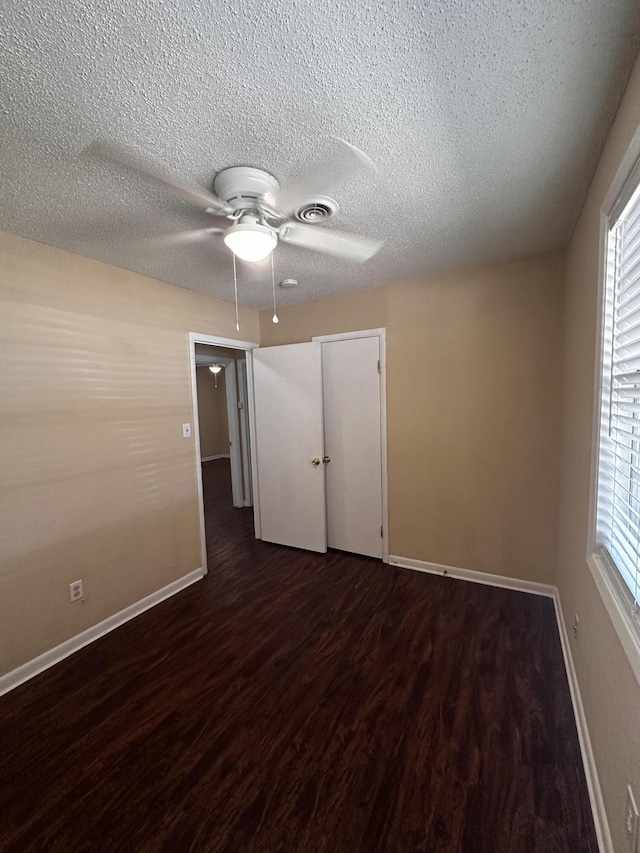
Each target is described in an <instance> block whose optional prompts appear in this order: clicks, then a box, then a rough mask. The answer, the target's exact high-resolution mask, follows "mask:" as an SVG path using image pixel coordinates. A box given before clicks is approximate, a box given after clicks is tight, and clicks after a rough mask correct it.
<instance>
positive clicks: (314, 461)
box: [311, 456, 320, 468]
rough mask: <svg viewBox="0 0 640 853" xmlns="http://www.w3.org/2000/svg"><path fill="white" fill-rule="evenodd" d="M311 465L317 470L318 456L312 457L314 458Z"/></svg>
mask: <svg viewBox="0 0 640 853" xmlns="http://www.w3.org/2000/svg"><path fill="white" fill-rule="evenodd" d="M311 464H312V465H315V466H316V468H317V467H318V465H319V464H320V457H319V456H314V458H313V459H312V460H311Z"/></svg>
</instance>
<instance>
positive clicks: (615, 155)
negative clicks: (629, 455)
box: [558, 63, 640, 851]
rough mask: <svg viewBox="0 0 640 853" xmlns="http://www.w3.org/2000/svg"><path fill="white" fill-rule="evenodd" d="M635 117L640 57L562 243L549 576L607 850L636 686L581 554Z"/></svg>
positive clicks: (635, 744) (616, 819)
mask: <svg viewBox="0 0 640 853" xmlns="http://www.w3.org/2000/svg"><path fill="white" fill-rule="evenodd" d="M639 126H640V64H638V63H636V67H635V70H634V73H633V75H632V77H631V80H630V82H629V85H628V88H627V92H626V95H625V98H624V100H623V102H622V104H621V106H620V109H619V112H618V115H617V118H616V120H615V123H614V126H613V128H612V131H611V133H610V136H609V139H608V141H607V145H606V147H605V150H604V153H603V155H602V158H601V160H600V164H599V166H598V169H597V171H596V174H595V176H594V179H593V182H592V184H591V188H590V190H589V195H588V197H587V201H586V203H585V205H584V208H583V211H582V214H581V216H580V220H579V222H578V225H577V227H576V229H575V233H574V235H573V239H572V241H571V245H570V247H569V253H568V264H567V294H566V295H567V299H566V307H565V315H566V332H565V340H566V343H565V357H564V381H563V439H562V468H561V472H562V473H561V497H560V531H559V573H558V584H559V587H560V592H561V599H562V606H563V609H564V614H565V619H566V620H567V621H568V622H572V620H573V614H574V613H578V614H579V617H580V635H579V638H578V639H575V638H572V640H571V643H572V652H573V657H574V661H575V664H576V669H577V674H578V680H579V683H580V690H581V693H582V698H583V701H584V705H585V713H586V716H587V722H588V726H589V732H590V735H591V739H592V742H593V747H594V752H595V757H596V762H597V765H598V771H599V778H600V783H601V785H602V789H603V795H604V799H605V805H606V808H607V813H608V817H609V825H610V828H611V832H612V835H613V840H614V847H615V850H616V851H625V850H627V841H626V838H625V836H624V831H623V830H624V808H625V796H626V786H627V785H628V784H629V783H632V786H633V788H634V790H635V793H636V799H637V800H640V688H639V687H638V684H637V682H636V680H635V677H634V675H633V673H632V671H631V668H630V666H629V664H628V661H627V659H626V657H625V655H624V653H623V651H622V648H621V645H620V643H619V641H618V639H617V636H616V635H615V633H614V630H613V627H612V625H611V622H610V620H609V617H608V615H607V613H606V611H605V609H604V606H603V604H602V600H601V598H600V596H599V594H598V592H597V590H596V588H595V585H594V582H593V580H592V578H591V574H590V572H589V569H588V567H587V565H586V560H585V557H586V553H587V530H588V523H589V520H588V513H589V488H590V470H591V442H592V422H593V403H594V399H593V395H594V372H595V360H596V339H597V334H598V333H597V328H596V324H597V318H596V313H597V307H598V273H599V254H598V252H599V217H600V208H601V206H602V203H603V201H604V197H605V195H606V193H607V192H608V190H609V187H610V185H611V183H612V180H613V177H614V175H615V173H616V171H617V169H618V167H619V166H620V164H621V161H622V158H623V156H624V154H625V151H626V149H627V147H628V146H629V143H630V141H631V138H632V136H633V134H634V133H635V132H636V130H637V129H638V127H639ZM570 634H571V632H570Z"/></svg>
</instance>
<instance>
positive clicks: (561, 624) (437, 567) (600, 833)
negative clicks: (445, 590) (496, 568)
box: [389, 556, 615, 853]
mask: <svg viewBox="0 0 640 853" xmlns="http://www.w3.org/2000/svg"><path fill="white" fill-rule="evenodd" d="M389 564H390V565H391V566H397V567H398V568H401V569H413V570H414V571H417V572H427V573H428V574H432V575H446V576H447V577H452V578H457V579H458V580H463V581H471V582H472V583H481V584H486V585H487V586H499V587H502V588H504V589H513V590H517V591H518V592H528V593H531V594H532V595H544V596H546V597H548V598H552V599H553V604H554V608H555V614H556V621H557V623H558V633H559V634H560V644H561V646H562V655H563V657H564V665H565V670H566V672H567V680H568V682H569V692H570V694H571V703H572V705H573V716H574V718H575V721H576V728H577V730H578V740H579V742H580V752H581V754H582V764H583V767H584V773H585V776H586V779H587V788H588V789H589V800H590V803H591V812H592V814H593V822H594V824H595V828H596V836H597V839H598V847H599V849H600V853H615V851H614V849H613V842H612V839H611V832H610V830H609V822H608V820H607V814H606V811H605V808H604V800H603V798H602V790H601V788H600V781H599V779H598V771H597V768H596V762H595V758H594V755H593V749H592V747H591V738H590V737H589V730H588V728H587V720H586V717H585V713H584V706H583V704H582V697H581V695H580V688H579V686H578V679H577V676H576V670H575V667H574V665H573V657H572V655H571V646H570V644H569V637H568V634H567V626H566V623H565V621H564V615H563V613H562V605H561V603H560V593H559V590H558V588H557V587H556V586H552V585H551V584H544V583H536V582H534V581H526V580H520V579H519V578H510V577H503V576H502V575H491V574H486V573H485V572H478V571H473V570H471V569H460V568H457V567H455V566H443V565H441V564H440V563H427V562H425V561H423V560H412V559H410V558H409V557H392V556H390V557H389Z"/></svg>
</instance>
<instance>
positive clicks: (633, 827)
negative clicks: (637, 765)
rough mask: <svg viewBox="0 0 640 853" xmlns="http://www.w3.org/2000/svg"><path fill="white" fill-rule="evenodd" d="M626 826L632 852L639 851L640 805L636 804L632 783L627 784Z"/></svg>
mask: <svg viewBox="0 0 640 853" xmlns="http://www.w3.org/2000/svg"><path fill="white" fill-rule="evenodd" d="M624 828H625V830H626V832H627V838H628V840H629V850H631V853H638V807H637V806H636V801H635V799H634V796H633V791H632V790H631V785H627V805H626V808H625V811H624Z"/></svg>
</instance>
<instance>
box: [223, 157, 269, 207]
mask: <svg viewBox="0 0 640 853" xmlns="http://www.w3.org/2000/svg"><path fill="white" fill-rule="evenodd" d="M213 189H214V192H215V194H216V195H217V196H219V197H220V198H221V199H223V200H224V201H226V202H227V204H228V205H229V206H230V207H232V208H233V209H234V211H237V210H247V211H249V210H251V211H255V210H258V209H259V208H258V201H259V199H260V197H261V196H263V195H267V194H268V193H275V192H277V191H278V190H279V189H280V184H279V183H278V181H277V180H276V179H275V178H274V177H273V175H270V174H269V173H268V172H264V171H263V170H262V169H253V168H252V167H250V166H230V167H229V168H228V169H223V170H222V171H221V172H218V174H217V175H216V177H215V180H214V182H213Z"/></svg>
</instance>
